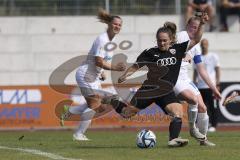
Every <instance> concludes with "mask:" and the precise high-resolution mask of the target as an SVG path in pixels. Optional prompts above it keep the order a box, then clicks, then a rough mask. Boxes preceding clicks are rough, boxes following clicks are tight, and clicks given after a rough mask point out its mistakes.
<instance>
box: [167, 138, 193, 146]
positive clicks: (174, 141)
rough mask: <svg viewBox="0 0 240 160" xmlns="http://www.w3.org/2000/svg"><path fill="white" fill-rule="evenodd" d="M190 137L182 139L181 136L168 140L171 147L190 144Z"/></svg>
mask: <svg viewBox="0 0 240 160" xmlns="http://www.w3.org/2000/svg"><path fill="white" fill-rule="evenodd" d="M188 142H189V140H188V139H182V138H181V137H178V138H174V139H172V140H171V141H168V146H169V147H184V146H186V145H187V144H188Z"/></svg>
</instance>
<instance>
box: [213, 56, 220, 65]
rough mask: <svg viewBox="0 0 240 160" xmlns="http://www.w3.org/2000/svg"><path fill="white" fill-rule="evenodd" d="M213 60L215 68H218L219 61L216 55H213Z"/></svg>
mask: <svg viewBox="0 0 240 160" xmlns="http://www.w3.org/2000/svg"><path fill="white" fill-rule="evenodd" d="M213 58H214V63H215V67H220V61H219V57H218V55H217V54H213Z"/></svg>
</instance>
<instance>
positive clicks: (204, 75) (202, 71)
mask: <svg viewBox="0 0 240 160" xmlns="http://www.w3.org/2000/svg"><path fill="white" fill-rule="evenodd" d="M196 67H197V71H198V73H199V74H200V76H201V77H202V79H203V80H204V82H205V83H206V84H207V85H208V86H209V88H210V89H211V90H212V91H213V93H214V95H215V97H216V98H217V99H221V94H220V93H219V91H218V89H217V88H216V86H215V85H214V84H213V82H212V81H211V79H210V78H209V75H208V73H207V71H206V69H205V67H204V65H203V63H198V64H197V65H196Z"/></svg>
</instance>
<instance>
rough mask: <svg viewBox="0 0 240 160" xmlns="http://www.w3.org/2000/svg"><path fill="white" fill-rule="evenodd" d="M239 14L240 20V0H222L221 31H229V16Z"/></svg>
mask: <svg viewBox="0 0 240 160" xmlns="http://www.w3.org/2000/svg"><path fill="white" fill-rule="evenodd" d="M229 15H237V16H238V18H239V20H240V0H221V4H220V23H221V29H220V31H228V24H227V16H229Z"/></svg>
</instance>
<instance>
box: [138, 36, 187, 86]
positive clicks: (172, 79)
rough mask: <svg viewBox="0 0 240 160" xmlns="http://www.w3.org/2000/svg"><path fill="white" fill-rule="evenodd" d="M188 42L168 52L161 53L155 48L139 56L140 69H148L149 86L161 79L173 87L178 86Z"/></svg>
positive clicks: (171, 48)
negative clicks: (145, 67)
mask: <svg viewBox="0 0 240 160" xmlns="http://www.w3.org/2000/svg"><path fill="white" fill-rule="evenodd" d="M188 42H189V41H186V42H184V43H180V44H174V45H173V46H171V47H170V48H169V49H168V51H160V50H159V48H158V47H153V48H150V49H146V50H144V51H143V52H142V53H141V54H140V55H139V56H138V58H137V61H136V64H138V66H139V68H141V67H143V66H147V67H148V73H147V81H148V84H151V81H156V80H159V79H161V80H164V81H166V82H169V83H171V84H172V86H174V85H175V84H176V82H177V78H178V75H179V70H180V66H181V63H182V58H183V57H184V56H185V52H186V49H187V46H188ZM149 81H150V83H149Z"/></svg>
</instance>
